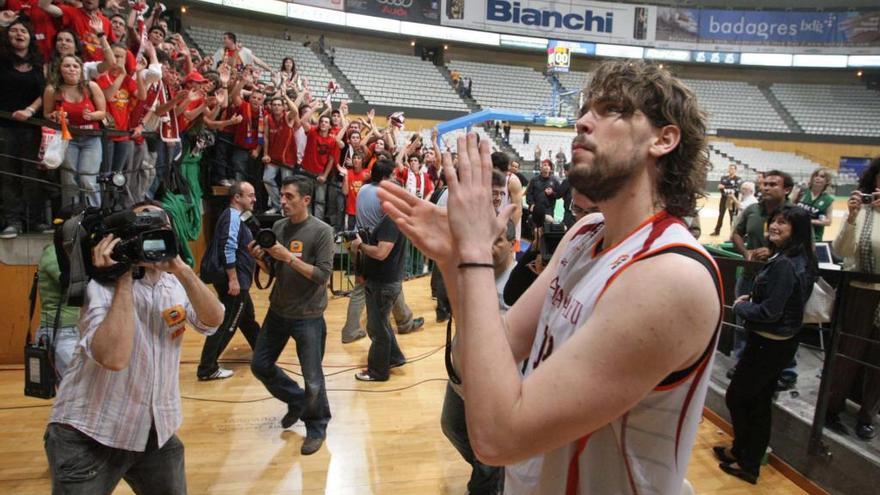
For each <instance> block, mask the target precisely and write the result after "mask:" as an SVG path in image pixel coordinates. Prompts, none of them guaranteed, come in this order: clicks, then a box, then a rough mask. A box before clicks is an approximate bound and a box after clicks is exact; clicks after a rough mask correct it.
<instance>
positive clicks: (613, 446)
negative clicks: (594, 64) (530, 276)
mask: <svg viewBox="0 0 880 495" xmlns="http://www.w3.org/2000/svg"><path fill="white" fill-rule="evenodd" d="M586 95H587V98H586V102H585V104H584V106H583V107H582V108H581V111H580V117H579V119H578V121H577V137H576V138H575V140H574V142H573V143H572V155H573V162H574V164H573V166H572V168H571V173H570V176H569V178H570V180H571V183H572V187H575V188H576V189H578V190H579V191H582V192H583V193H584V194H586V195H587V197H588V198H589V199H590V200H591V201H594V202H595V203H596V204H597V206H598V207H599V210H600V211H601V213H602V215H588V216H586V217H584V218H582V219H581V220H579V221H578V222H577V223H575V225H574V226H573V227H572V229H570V230H569V231H568V232H567V233H566V235H565V237H564V238H563V240H562V241H560V244H559V246H558V248H557V249H556V252H555V254H554V256H553V258H552V260H551V261H550V263H549V265H548V266H547V268H546V269H545V270H544V271H543V272H542V273H541V275H540V276H539V277H538V279H537V280H536V281H535V283H534V284H532V286H531V287H530V288H529V289H528V290H527V291H526V292H525V294H523V295H522V297H520V298H519V300H518V301H517V302H516V304H514V306H513V307H512V308H511V309H510V310H509V311H508V312H507V314H506V316H504V317H502V316H501V315H500V314H499V311H498V310H497V309H495V308H497V302H496V301H495V299H494V298H495V297H496V295H495V293H494V292H493V290H492V288H493V285H492V284H493V283H494V278H493V270H492V268H491V265H492V255H491V248H492V242H493V240H494V239H495V237H496V236H497V235H498V233H499V232H500V231H501V228H502V227H503V226H504V225H505V224H506V222H507V219H508V218H509V217H510V215H511V213H512V207H507V208H506V209H505V210H504V211H503V212H502V213H501V215H499V216H497V217H496V216H495V213H494V210H493V208H492V207H491V206H489V205H490V204H491V188H490V181H491V165H492V163H491V158H490V150H489V145H488V144H489V143H488V142H487V143H485V144H479V145H478V143H477V139H476V136H475V135H473V134H469V135H468V136H467V138H464V137H462V138H460V139H459V142H458V145H459V147H458V149H459V163H458V171H457V172H458V174H457V176H456V173H454V172H453V171H452V170H451V166H450V167H449V168H448V169H447V170H448V172H447V177H446V179H447V181H448V183H449V203H448V204H449V208H448V211H447V210H445V209H442V208H440V207H438V206H436V205H433V204H431V203H428V202H426V201H421V200H418V199H417V198H414V197H412V196H410V195H407V194H406V193H405V191H403V190H401V189H399V188H396V187H391V185H390V184H386V185H383V186H382V191H381V197H382V199H383V201H384V204H383V206H384V207H385V208H386V209H387V210H388V212H389V214H390V215H391V216H392V217H393V218H394V219H395V221H396V222H397V223H398V225H399V226H400V227H401V230H403V231H404V232H405V233H406V234H407V235H408V236H409V237H410V239H412V240H413V242H414V243H415V244H416V245H417V246H418V247H419V249H421V250H422V251H423V252H424V253H425V254H426V255H427V256H429V257H431V258H433V259H435V260H437V263H438V264H439V265H440V267H441V269H442V270H443V277H444V279H445V280H446V282H447V287H448V289H449V296H450V300H451V301H452V305H453V308H454V311H453V314H454V315H455V319H456V324H457V327H458V332H459V335H460V337H461V339H462V340H461V344H462V345H461V351H462V361H461V364H462V367H461V371H462V373H461V377H462V381H463V384H464V396H465V403H466V404H467V425H468V433H469V435H470V439H471V442H472V446H473V447H474V450H475V452H476V454H477V456H478V457H479V458H480V459H481V460H482V461H483V462H485V463H486V464H489V465H496V466H497V465H504V466H506V468H505V485H504V493H505V495H517V494H524V493H528V494H543V493H581V494H589V493H615V494H624V493H625V494H630V493H649V492H650V493H679V492H680V491H681V488H682V483H683V480H684V475H685V472H686V470H687V465H688V460H689V459H690V454H691V449H692V446H693V442H694V439H695V437H696V432H697V426H698V422H699V420H700V416H701V411H702V407H703V400H704V398H705V393H706V387H707V384H708V378H709V374H708V370H710V369H711V361H712V357H713V354H714V353H713V350H714V346H715V337H716V335H717V332H718V328H719V323H720V319H721V289H720V285H719V282H720V280H719V278H718V272H717V269H716V267H715V265H714V263H713V262H712V259H711V258H710V257H709V255H708V253H707V252H706V251H705V250H704V249H703V248H702V246H700V244H699V243H698V242H697V241H696V240H695V239H694V238H693V237H692V236H691V235H690V234H689V233H688V231H687V228H686V227H685V225H684V223H683V222H682V221H681V217H682V216H685V215H690V214H693V211H694V209H695V201H696V199H697V196H699V195H700V191H699V188H700V187H702V185H703V184H704V181H705V175H706V169H707V165H708V163H707V158H706V141H705V122H706V121H705V114H703V113H702V112H701V111H700V109H699V108H698V106H697V104H696V97H695V95H694V93H693V92H692V91H691V90H689V89H688V88H687V87H685V86H684V85H683V84H682V83H681V81H679V80H677V79H675V78H674V77H672V76H671V75H670V74H669V73H668V72H666V71H664V70H663V69H659V68H658V67H656V66H653V65H650V64H647V63H644V62H642V61H629V60H620V61H609V62H605V63H603V64H602V65H600V66H599V68H598V69H597V70H596V72H594V76H593V79H592V81H591V84H590V86H589V87H588V88H587V91H586ZM444 159H445V160H447V161H448V160H449V158H448V157H445V158H444ZM449 165H451V163H449ZM523 362H524V363H525V366H524V367H523ZM521 370H524V371H522V372H521Z"/></svg>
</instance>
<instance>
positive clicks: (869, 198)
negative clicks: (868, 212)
mask: <svg viewBox="0 0 880 495" xmlns="http://www.w3.org/2000/svg"><path fill="white" fill-rule="evenodd" d="M860 194H861V196H862V204H863V205H869V204H871V203H873V202H874V194H872V193H860Z"/></svg>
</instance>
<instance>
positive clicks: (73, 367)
mask: <svg viewBox="0 0 880 495" xmlns="http://www.w3.org/2000/svg"><path fill="white" fill-rule="evenodd" d="M132 211H133V213H134V214H133V215H132V214H131V213H128V214H127V216H126V215H123V216H120V217H117V218H127V219H128V222H129V224H133V225H141V224H151V225H154V224H155V225H158V226H161V228H158V229H153V230H139V229H137V228H135V229H132V228H126V225H119V224H117V225H115V226H113V225H112V222H108V221H107V219H105V221H103V222H102V224H103V225H104V227H105V229H104V230H100V229H98V230H86V231H85V232H84V234H85V235H84V236H83V238H82V239H80V240H81V241H82V242H83V245H84V246H85V247H87V248H90V251H91V255H92V258H91V265H92V266H91V267H89V270H90V271H89V274H90V275H92V276H94V274H98V273H100V274H103V275H104V276H102V277H101V278H100V280H101V281H98V280H97V279H95V278H92V280H90V281H89V282H88V285H87V287H86V294H85V300H84V303H83V309H82V312H81V313H80V319H79V323H78V327H79V331H80V335H81V340H80V342H79V344H78V345H77V347H76V349H75V351H74V356H73V360H72V362H71V364H70V369H69V370H68V372H67V374H66V375H65V380H64V381H63V382H62V383H61V387H60V389H59V391H58V397H57V398H56V400H55V404H54V406H53V408H52V415H51V417H50V419H49V425H48V426H47V428H46V434H45V437H44V440H45V448H46V456H47V457H48V460H49V469H50V472H51V475H52V491H53V493H82V494H92V493H110V492H112V491H113V489H114V487H115V486H116V485H117V484H118V483H119V480H121V479H125V481H126V482H127V483H128V484H129V486H131V488H132V489H133V490H134V492H135V493H139V494H140V493H157V494H158V493H161V494H183V493H186V476H185V474H184V457H183V444H182V443H181V442H180V440H179V439H178V438H177V436H176V435H175V431H176V430H177V428H178V427H179V426H180V424H181V422H182V419H183V418H182V414H181V407H180V391H179V388H178V382H179V379H178V370H179V368H180V347H181V343H182V342H183V339H182V338H181V337H182V335H183V333H184V331H185V330H186V326H185V325H186V323H187V322H189V324H190V325H192V326H193V327H194V328H195V329H196V330H197V331H198V332H200V333H202V334H206V335H210V334H211V333H213V332H214V331H215V329H216V328H217V326H218V325H220V323H221V322H222V321H223V306H222V305H221V304H220V301H218V300H217V297H216V296H215V295H214V293H213V292H212V291H211V290H210V289H208V288H207V287H206V286H205V285H204V284H203V283H202V282H201V281H200V280H199V277H198V276H197V275H196V274H195V273H194V272H193V270H192V269H191V268H190V267H189V266H187V265H186V264H185V263H184V262H183V261H181V259H180V257H178V256H177V255H176V252H177V251H176V249H175V247H176V246H175V245H173V243H172V244H169V243H170V242H171V241H174V243H176V238H175V237H174V235H173V232H172V231H171V230H170V229H171V224H170V221H169V219H168V216H167V214H166V213H165V211H164V210H162V208H161V206H160V205H159V204H158V203H155V202H152V201H147V202H142V203H139V204H137V205H135V206H134V207H133V208H132ZM161 218H164V222H161V221H157V220H159V219H161ZM108 224H110V225H108ZM106 227H113V228H110V229H106ZM107 230H109V231H110V232H117V234H120V233H125V234H123V235H124V237H126V238H125V239H121V238H120V237H117V236H116V235H114V234H113V233H108V234H107V235H106V236H102V235H103V234H104V233H105V232H107ZM129 234H130V235H129ZM91 239H94V241H95V242H96V243H95V245H94V247H91V246H90V244H89V241H90V240H91ZM121 246H125V247H124V248H121ZM144 260H151V261H149V262H147V261H144ZM141 269H142V270H141ZM108 273H111V274H112V275H108ZM132 273H136V274H137V275H138V276H139V278H135V277H133V276H132ZM140 275H142V276H140Z"/></svg>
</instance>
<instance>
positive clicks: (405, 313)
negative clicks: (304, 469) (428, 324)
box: [342, 283, 413, 338]
mask: <svg viewBox="0 0 880 495" xmlns="http://www.w3.org/2000/svg"><path fill="white" fill-rule="evenodd" d="M348 298H349V299H348V314H347V315H346V318H345V326H343V327H342V337H343V338H346V337H347V336H348V337H351V336H353V335H355V334H357V333H358V331H359V330H360V328H361V315H362V314H364V305H365V295H364V284H363V283H358V284H356V285H355V286H354V289H352V290H351V293H350V294H349V295H348ZM391 314H392V315H394V323H395V324H396V325H397V329H398V330H399V329H401V328H403V329H405V330H408V329H409V328H410V327H411V326H412V323H413V312H412V310H411V309H409V306H407V305H406V299H405V298H404V297H403V291H402V290H401V291H400V295H399V296H397V299H395V300H394V306H392V307H391Z"/></svg>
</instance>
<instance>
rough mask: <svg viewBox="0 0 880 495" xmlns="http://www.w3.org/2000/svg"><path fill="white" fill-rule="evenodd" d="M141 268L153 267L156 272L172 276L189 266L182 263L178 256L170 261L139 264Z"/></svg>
mask: <svg viewBox="0 0 880 495" xmlns="http://www.w3.org/2000/svg"><path fill="white" fill-rule="evenodd" d="M141 266H144V267H148V266H153V267H155V268H156V269H157V270H160V271H163V272H168V273H170V274H172V275H177V274H179V273H181V272H183V271H184V270H186V269H188V268H189V265H187V264H186V263H184V262H183V260H182V259H180V256H175V257H174V258H172V259H170V260H165V261H160V262H159V263H141Z"/></svg>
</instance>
